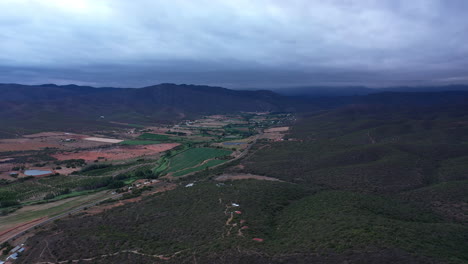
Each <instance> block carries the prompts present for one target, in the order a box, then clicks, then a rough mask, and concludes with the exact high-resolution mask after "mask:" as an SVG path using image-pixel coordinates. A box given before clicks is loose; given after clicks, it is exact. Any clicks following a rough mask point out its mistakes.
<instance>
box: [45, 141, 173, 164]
mask: <svg viewBox="0 0 468 264" xmlns="http://www.w3.org/2000/svg"><path fill="white" fill-rule="evenodd" d="M178 145H179V144H178V143H166V144H155V145H144V146H116V147H111V148H103V149H96V150H86V151H79V152H62V153H56V154H53V155H52V156H53V157H54V158H56V159H58V160H69V159H84V160H86V161H93V160H97V159H98V158H104V159H107V160H125V159H132V158H137V157H141V156H150V155H155V154H158V153H161V152H164V151H166V150H170V149H172V148H174V147H176V146H178Z"/></svg>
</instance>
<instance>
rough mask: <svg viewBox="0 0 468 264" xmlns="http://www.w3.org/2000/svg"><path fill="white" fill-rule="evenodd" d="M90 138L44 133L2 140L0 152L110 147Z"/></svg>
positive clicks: (62, 133)
mask: <svg viewBox="0 0 468 264" xmlns="http://www.w3.org/2000/svg"><path fill="white" fill-rule="evenodd" d="M87 137H89V136H86V135H81V134H73V133H65V132H43V133H37V134H31V135H25V136H23V137H21V138H10V139H1V140H0V152H6V151H23V150H41V149H44V148H58V149H63V150H71V149H76V148H92V147H98V146H103V145H109V144H112V143H109V142H97V141H88V140H84V138H87Z"/></svg>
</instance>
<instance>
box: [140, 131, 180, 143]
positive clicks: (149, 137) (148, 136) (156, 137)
mask: <svg viewBox="0 0 468 264" xmlns="http://www.w3.org/2000/svg"><path fill="white" fill-rule="evenodd" d="M138 139H141V140H157V141H171V140H172V138H171V137H169V136H168V135H160V134H152V133H144V134H141V135H140V136H139V137H138Z"/></svg>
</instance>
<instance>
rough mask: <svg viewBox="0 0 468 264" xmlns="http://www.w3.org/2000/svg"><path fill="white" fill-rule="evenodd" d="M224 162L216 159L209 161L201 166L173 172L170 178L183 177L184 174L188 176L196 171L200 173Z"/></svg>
mask: <svg viewBox="0 0 468 264" xmlns="http://www.w3.org/2000/svg"><path fill="white" fill-rule="evenodd" d="M224 162H226V160H216V159H215V160H209V161H208V162H206V163H205V164H203V165H200V166H197V167H194V168H188V169H185V170H181V171H178V172H175V173H174V174H172V176H174V177H179V176H183V175H185V174H189V173H192V172H196V171H201V170H204V169H205V168H209V167H213V166H216V165H219V164H222V163H224Z"/></svg>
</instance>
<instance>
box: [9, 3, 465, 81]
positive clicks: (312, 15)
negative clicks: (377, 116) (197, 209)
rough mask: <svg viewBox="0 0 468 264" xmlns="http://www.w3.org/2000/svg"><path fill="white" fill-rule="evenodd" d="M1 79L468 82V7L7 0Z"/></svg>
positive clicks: (375, 4) (448, 4) (402, 4)
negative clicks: (467, 13)
mask: <svg viewBox="0 0 468 264" xmlns="http://www.w3.org/2000/svg"><path fill="white" fill-rule="evenodd" d="M0 10H1V11H0V12H1V16H0V38H1V40H2V41H0V50H1V52H0V82H19V83H44V82H56V83H70V82H74V83H82V84H92V85H115V86H130V87H132V86H133V87H134V86H143V85H148V84H153V83H158V82H177V83H181V82H184V83H206V84H214V85H224V86H228V87H248V86H262V87H268V86H293V85H305V84H370V85H393V84H419V83H451V82H465V81H466V80H467V76H468V74H467V71H466V70H465V69H467V66H468V44H467V43H468V16H467V15H466V11H468V2H467V1H465V0H451V1H446V0H411V1H406V0H289V1H280V0H251V1H247V0H219V1H212V0H171V1H162V0H161V1H155V0H135V1H127V0H98V1H97V0H2V1H1V2H0Z"/></svg>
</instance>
